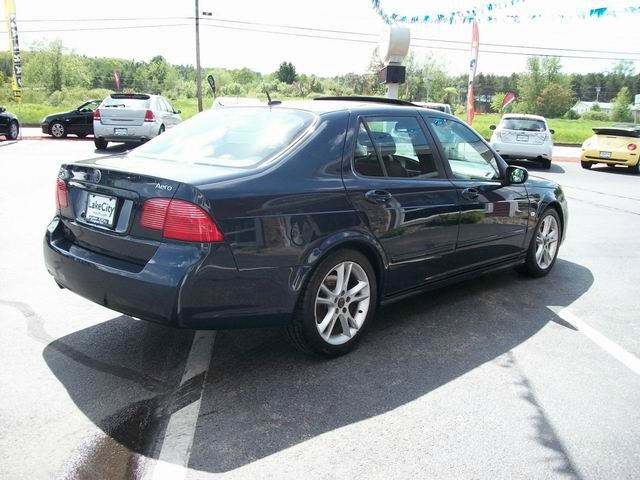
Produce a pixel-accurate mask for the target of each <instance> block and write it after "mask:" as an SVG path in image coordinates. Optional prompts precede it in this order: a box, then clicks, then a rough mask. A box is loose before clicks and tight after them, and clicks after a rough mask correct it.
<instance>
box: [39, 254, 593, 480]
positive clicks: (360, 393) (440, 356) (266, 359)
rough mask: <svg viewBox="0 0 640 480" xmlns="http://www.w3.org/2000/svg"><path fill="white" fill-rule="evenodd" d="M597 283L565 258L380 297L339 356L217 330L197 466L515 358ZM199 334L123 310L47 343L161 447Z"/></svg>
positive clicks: (118, 434)
mask: <svg viewBox="0 0 640 480" xmlns="http://www.w3.org/2000/svg"><path fill="white" fill-rule="evenodd" d="M592 283H593V275H592V274H591V272H590V271H589V270H588V269H587V268H585V267H583V266H580V265H577V264H575V263H571V262H568V261H564V260H558V262H557V265H556V268H555V269H554V271H553V272H552V274H551V275H549V276H548V277H546V278H543V279H539V280H532V279H528V278H524V277H521V276H520V275H518V274H517V273H515V272H513V271H512V270H508V271H505V272H499V273H495V274H491V275H486V276H483V277H481V278H480V279H476V280H471V281H467V282H464V283H461V284H459V285H455V286H451V287H447V288H444V289H441V290H437V291H434V292H430V293H425V294H423V295H421V296H418V297H415V298H413V299H408V300H405V301H403V302H400V303H398V304H395V305H391V306H388V307H385V308H382V309H380V310H379V311H378V313H377V315H376V319H375V320H376V321H375V322H374V324H373V325H372V326H371V329H370V330H369V332H368V334H367V336H366V337H365V338H363V341H362V342H361V344H360V345H359V347H358V349H356V350H355V351H354V352H352V353H351V354H349V355H346V356H344V357H340V358H337V359H333V360H324V359H318V358H311V357H307V356H304V355H302V354H299V353H297V352H296V351H294V350H293V349H292V348H291V347H289V346H288V344H287V343H286V342H285V341H284V340H283V338H282V336H281V335H279V332H277V331H276V330H271V329H263V330H259V329H255V330H235V331H221V332H218V334H217V336H216V340H215V346H214V353H213V356H212V359H211V364H210V369H209V376H208V379H207V383H206V386H205V389H204V394H203V398H202V404H201V408H200V417H199V420H198V426H197V429H196V434H195V438H194V443H193V447H192V450H191V457H190V463H189V467H190V468H194V469H198V470H202V471H207V472H228V471H231V470H234V469H236V468H239V467H242V466H244V465H247V464H249V463H251V462H254V461H256V460H258V459H261V458H264V457H267V456H269V455H272V454H274V453H277V452H280V451H282V450H284V449H287V448H289V447H292V446H295V445H297V444H299V443H301V442H304V441H306V440H309V439H312V438H314V437H317V436H319V435H321V434H323V433H326V432H330V431H332V430H335V429H338V428H341V427H344V426H347V425H351V424H354V423H356V422H360V421H362V420H366V419H368V418H371V417H375V416H377V415H381V414H384V413H387V412H390V411H391V410H393V409H395V408H398V407H400V406H402V405H405V404H407V403H409V402H412V401H414V400H416V399H418V398H420V397H422V396H424V395H427V394H429V393H430V392H432V391H433V390H435V389H437V388H438V387H440V386H442V385H444V384H446V383H448V382H451V381H453V380H455V379H456V378H458V377H460V376H462V375H464V374H466V373H468V372H470V371H471V370H474V369H475V368H477V367H479V366H481V365H483V364H484V363H486V362H489V361H491V360H494V359H497V358H498V357H501V358H500V362H501V366H503V367H505V368H511V369H513V368H515V366H514V365H515V361H514V359H513V357H512V356H509V355H510V354H509V352H510V351H511V350H512V349H513V348H515V347H517V346H518V345H520V344H521V343H523V342H525V341H526V340H527V339H529V338H531V337H532V336H533V335H535V334H536V333H537V332H538V331H539V330H540V329H542V328H543V327H544V326H545V325H547V324H548V323H549V322H556V323H559V324H561V325H563V326H567V325H566V324H563V322H562V321H561V320H560V319H559V317H557V316H556V315H555V314H554V313H553V312H552V311H551V310H550V309H549V308H547V307H548V306H559V307H565V306H569V305H571V304H572V303H573V302H574V301H576V300H577V299H578V298H579V297H580V296H582V295H583V294H584V293H585V292H586V291H587V290H588V289H589V288H590V286H591V285H592ZM190 341H191V334H190V333H189V332H185V331H176V330H171V329H167V328H163V327H160V326H157V325H153V324H148V323H143V322H137V321H134V320H132V319H129V318H127V317H117V318H115V319H113V320H110V321H107V322H104V323H101V324H99V325H96V326H93V327H90V328H87V329H85V330H81V331H78V332H75V333H73V334H70V335H67V336H65V337H62V338H60V339H58V340H56V341H54V342H51V343H50V344H49V345H48V346H47V347H46V349H45V351H44V358H45V360H46V362H47V364H48V366H49V368H50V369H51V371H52V372H53V373H54V374H55V375H56V377H57V378H58V379H59V380H60V382H61V383H62V384H63V385H64V387H65V388H66V389H67V391H68V393H69V395H70V396H71V398H72V399H73V401H74V402H75V403H76V404H77V406H78V408H79V409H80V410H81V411H82V412H83V413H84V414H85V415H86V416H87V417H88V418H89V419H90V420H91V421H92V422H94V423H95V424H96V425H97V426H98V427H99V428H100V429H101V430H102V431H103V432H104V433H105V434H106V435H107V436H109V437H111V438H113V439H114V440H116V442H117V443H118V444H120V445H123V446H125V447H126V448H127V449H128V450H130V451H131V452H134V453H136V454H144V455H148V456H155V452H157V450H158V449H157V448H153V447H152V446H150V441H151V439H152V438H153V437H155V436H157V434H158V432H159V431H160V430H161V429H162V428H163V427H162V425H163V422H164V423H166V420H167V418H168V416H169V412H167V411H166V405H167V403H168V398H169V397H170V396H171V395H172V394H175V391H172V389H173V390H175V388H176V386H177V385H178V384H179V380H180V375H181V373H182V370H181V369H182V368H184V365H183V362H184V359H185V358H186V355H187V354H188V350H189V346H190ZM70 352H75V353H73V354H70ZM78 352H81V355H80V356H78ZM89 359H91V360H89ZM105 365H107V366H111V367H110V368H107V367H105ZM517 372H520V370H518V369H516V373H517ZM516 377H517V378H516V381H517V384H518V387H519V388H522V389H523V393H522V398H523V399H525V400H526V401H527V402H529V403H530V404H531V405H533V406H534V408H535V409H536V410H535V411H536V412H537V414H536V415H534V416H533V417H532V418H531V423H532V424H533V427H534V428H533V431H535V432H536V433H535V438H536V440H537V442H538V443H539V444H540V445H542V446H544V447H545V448H546V449H547V451H548V453H549V458H548V459H547V461H548V463H549V465H550V468H552V469H553V470H554V473H556V474H562V475H565V476H569V477H573V478H578V477H579V476H580V475H579V473H578V472H577V470H576V468H575V467H574V465H573V463H572V460H571V458H570V456H569V454H568V453H567V452H566V451H565V449H564V448H563V446H562V442H561V441H560V440H559V439H558V438H557V435H556V434H555V432H554V430H553V426H552V425H551V424H550V422H549V421H548V419H547V418H546V416H545V413H544V409H542V408H541V407H540V406H539V405H537V400H536V398H535V393H534V392H533V390H532V388H531V386H530V385H529V383H528V380H527V379H526V377H525V376H524V374H522V373H521V372H520V373H517V375H516ZM524 390H526V391H524ZM103 455H107V458H110V457H109V452H106V453H104V454H100V453H98V454H93V456H91V455H90V456H89V457H91V458H94V459H96V458H97V459H100V458H101V457H102V456H103ZM99 463H100V460H95V461H94V464H95V465H97V464H99ZM95 465H93V466H88V467H86V468H88V470H86V471H90V472H91V473H96V470H95V469H96V468H98V467H96V466H95ZM89 476H91V475H89Z"/></svg>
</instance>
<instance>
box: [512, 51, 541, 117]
mask: <svg viewBox="0 0 640 480" xmlns="http://www.w3.org/2000/svg"><path fill="white" fill-rule="evenodd" d="M544 87H545V79H544V73H543V71H542V65H541V64H540V59H539V58H538V57H530V58H528V59H527V73H525V74H523V75H521V76H520V80H519V81H518V90H519V91H520V101H519V103H520V106H521V108H523V109H524V111H525V113H536V112H537V111H538V97H539V96H540V94H541V93H542V90H543V89H544Z"/></svg>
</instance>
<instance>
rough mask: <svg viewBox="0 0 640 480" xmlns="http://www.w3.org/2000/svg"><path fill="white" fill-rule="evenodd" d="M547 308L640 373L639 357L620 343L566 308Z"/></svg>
mask: <svg viewBox="0 0 640 480" xmlns="http://www.w3.org/2000/svg"><path fill="white" fill-rule="evenodd" d="M549 309H550V310H552V311H553V312H554V313H555V314H556V315H558V316H559V317H560V318H561V319H563V320H564V321H565V322H567V323H569V324H571V325H573V326H574V327H575V328H576V329H577V330H578V331H580V332H582V334H583V335H585V336H586V337H587V338H589V340H591V341H592V342H593V343H595V344H596V345H598V346H599V347H600V348H602V349H603V350H604V351H605V352H607V353H608V354H609V355H611V356H612V357H614V358H615V359H616V360H618V361H619V362H620V363H623V364H624V365H625V366H626V367H627V368H629V369H631V370H632V371H634V372H635V373H637V374H638V375H640V358H638V357H636V356H635V355H633V354H632V353H629V352H627V351H626V350H625V349H624V348H622V347H621V346H620V345H618V344H617V343H615V342H613V341H611V340H609V339H608V338H607V337H605V336H604V335H602V334H601V333H600V332H598V331H597V330H596V329H595V328H593V327H591V326H590V325H588V324H586V323H585V322H583V321H582V320H580V319H579V318H578V317H577V316H576V315H575V314H574V313H573V312H572V311H571V310H569V309H568V308H563V309H559V308H558V307H549Z"/></svg>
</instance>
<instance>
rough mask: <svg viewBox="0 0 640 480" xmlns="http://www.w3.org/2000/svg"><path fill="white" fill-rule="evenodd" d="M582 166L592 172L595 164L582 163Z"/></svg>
mask: <svg viewBox="0 0 640 480" xmlns="http://www.w3.org/2000/svg"><path fill="white" fill-rule="evenodd" d="M580 165H582V168H585V169H587V170H591V167H593V163H591V162H580Z"/></svg>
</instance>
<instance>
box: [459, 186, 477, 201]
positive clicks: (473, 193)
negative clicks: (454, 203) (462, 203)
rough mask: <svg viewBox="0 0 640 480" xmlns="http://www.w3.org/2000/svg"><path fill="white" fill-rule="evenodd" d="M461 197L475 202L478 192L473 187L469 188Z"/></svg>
mask: <svg viewBox="0 0 640 480" xmlns="http://www.w3.org/2000/svg"><path fill="white" fill-rule="evenodd" d="M461 195H462V198H464V199H465V200H476V199H477V198H478V197H479V196H480V191H479V190H478V189H477V188H475V187H469V188H465V189H464V190H463V191H462V194H461Z"/></svg>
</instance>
